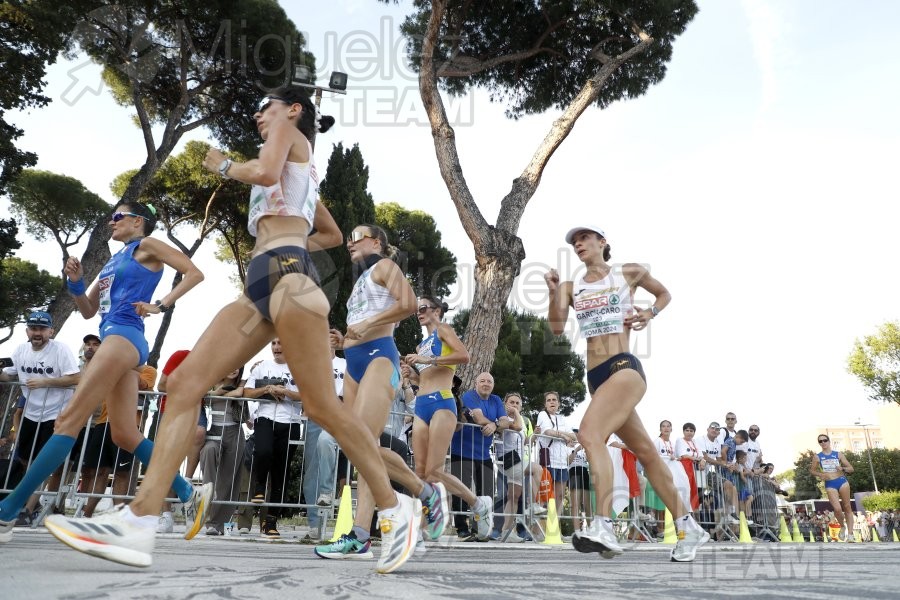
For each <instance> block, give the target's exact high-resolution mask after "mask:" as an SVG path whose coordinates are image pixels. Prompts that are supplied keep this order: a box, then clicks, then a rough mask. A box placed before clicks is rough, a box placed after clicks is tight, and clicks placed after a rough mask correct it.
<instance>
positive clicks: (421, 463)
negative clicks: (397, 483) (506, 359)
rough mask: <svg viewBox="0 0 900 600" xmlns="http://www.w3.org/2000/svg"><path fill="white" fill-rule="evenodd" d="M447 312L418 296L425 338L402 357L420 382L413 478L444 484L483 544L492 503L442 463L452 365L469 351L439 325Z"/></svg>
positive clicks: (452, 412)
mask: <svg viewBox="0 0 900 600" xmlns="http://www.w3.org/2000/svg"><path fill="white" fill-rule="evenodd" d="M447 310H449V307H448V306H447V304H446V303H444V302H443V301H441V300H439V299H438V298H434V297H432V296H422V297H420V298H419V308H418V318H419V324H420V325H421V326H422V327H424V328H425V331H426V332H427V334H428V335H426V336H425V339H424V340H422V343H420V344H419V347H418V348H417V352H416V353H415V354H407V355H406V356H405V357H404V358H403V361H404V362H405V363H406V364H407V365H409V366H410V367H412V368H413V369H414V370H415V371H417V372H418V378H419V391H418V393H417V394H416V410H415V413H416V414H415V417H414V418H413V434H412V442H413V456H414V457H415V460H416V474H417V475H418V476H419V477H421V478H422V479H424V480H425V481H429V482H440V483H442V484H444V486H445V487H446V488H447V490H448V491H449V492H450V493H451V494H453V495H454V496H458V497H459V498H462V500H463V502H465V503H466V504H468V505H469V507H470V508H471V509H472V511H473V512H474V513H475V521H476V523H477V524H478V529H479V534H478V537H480V538H484V540H485V541H486V540H487V539H488V536H489V535H490V532H491V526H492V521H493V499H492V498H490V497H488V496H481V497H478V496H476V495H475V494H474V493H472V490H471V489H469V487H468V486H466V485H463V483H462V482H461V481H460V480H459V479H457V478H456V477H454V476H453V475H451V474H450V473H447V472H446V471H445V470H444V462H445V460H444V459H445V457H446V456H447V450H449V449H450V439H451V438H452V437H453V432H454V431H456V425H457V413H456V410H457V408H456V398H455V397H454V396H453V392H452V391H451V389H452V387H453V374H454V373H455V372H456V367H457V366H459V365H463V364H466V363H467V362H469V351H468V350H466V347H465V346H464V345H463V343H462V341H461V340H460V339H459V337H458V336H457V335H456V332H455V331H453V328H452V327H450V325H447V324H446V323H444V322H443V318H444V314H445V313H446V312H447Z"/></svg>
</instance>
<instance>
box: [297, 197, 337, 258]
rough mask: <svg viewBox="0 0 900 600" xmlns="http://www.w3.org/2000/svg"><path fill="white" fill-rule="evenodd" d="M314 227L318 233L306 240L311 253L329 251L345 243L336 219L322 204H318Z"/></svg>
mask: <svg viewBox="0 0 900 600" xmlns="http://www.w3.org/2000/svg"><path fill="white" fill-rule="evenodd" d="M313 227H315V228H316V232H315V233H314V234H312V235H311V236H309V237H308V238H307V239H306V244H307V246H309V251H310V252H316V251H317V250H327V249H328V248H336V247H337V246H340V245H341V244H342V243H343V241H344V236H343V234H342V233H341V228H340V227H338V224H337V222H336V221H335V220H334V217H333V216H331V212H329V211H328V208H327V207H326V206H325V205H324V204H322V202H316V216H315V219H314V221H313Z"/></svg>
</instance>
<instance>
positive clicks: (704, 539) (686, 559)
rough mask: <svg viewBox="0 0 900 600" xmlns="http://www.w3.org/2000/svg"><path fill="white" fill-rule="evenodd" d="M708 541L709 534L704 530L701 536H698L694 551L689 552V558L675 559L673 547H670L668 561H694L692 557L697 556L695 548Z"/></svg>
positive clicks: (697, 548)
mask: <svg viewBox="0 0 900 600" xmlns="http://www.w3.org/2000/svg"><path fill="white" fill-rule="evenodd" d="M708 541H709V534H708V533H705V532H704V535H703V537H701V538H700V542H699V543H698V544H697V545H696V546H695V547H694V551H693V552H691V557H690V558H685V559H677V558H675V549H674V548H673V549H672V554H671V555H670V556H669V562H694V559H695V558H697V550H699V549H700V547H701V546H703V544H705V543H706V542H708Z"/></svg>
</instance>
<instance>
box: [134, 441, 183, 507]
mask: <svg viewBox="0 0 900 600" xmlns="http://www.w3.org/2000/svg"><path fill="white" fill-rule="evenodd" d="M151 454H153V442H151V441H150V440H148V439H147V438H144V439H143V441H141V443H140V444H138V447H137V448H135V449H134V455H135V456H137V459H138V460H139V461H141V462H142V463H144V464H145V465H149V464H150V455H151ZM172 489H173V490H175V493H176V494H177V495H178V499H179V500H181V501H182V502H187V501H188V500H190V499H191V494H193V493H194V486H192V485H191V482H190V481H188V480H187V479H185V478H184V477H182V476H181V475H175V481H173V482H172Z"/></svg>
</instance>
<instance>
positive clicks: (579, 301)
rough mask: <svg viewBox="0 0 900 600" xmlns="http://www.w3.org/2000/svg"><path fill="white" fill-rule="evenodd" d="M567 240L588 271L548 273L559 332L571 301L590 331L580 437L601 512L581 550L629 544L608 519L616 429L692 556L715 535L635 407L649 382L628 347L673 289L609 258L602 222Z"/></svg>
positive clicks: (680, 554)
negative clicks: (648, 299) (700, 520)
mask: <svg viewBox="0 0 900 600" xmlns="http://www.w3.org/2000/svg"><path fill="white" fill-rule="evenodd" d="M566 243H568V244H571V245H572V249H573V250H574V251H575V254H577V255H578V258H579V259H580V260H581V262H582V263H584V265H585V267H586V268H587V271H586V272H585V274H584V276H583V277H581V278H580V279H579V280H578V281H576V282H571V281H566V282H560V279H559V274H558V273H557V272H556V270H555V269H552V270H551V271H550V272H549V273H547V274H546V275H545V276H544V279H545V280H546V282H547V288H548V289H549V291H550V309H549V314H548V320H549V321H550V328H551V329H552V330H553V333H555V334H557V335H560V334H562V333H563V331H564V329H565V325H566V319H567V317H568V314H569V309H570V308H572V309H574V311H575V316H576V318H577V320H578V328H579V331H580V332H581V334H582V335H583V336H584V337H586V338H587V367H588V375H587V378H588V388H589V390H590V392H591V404H590V406H589V407H588V409H587V412H586V413H585V415H584V418H583V419H582V421H581V428H580V430H579V432H578V440H579V441H580V442H581V444H582V445H583V446H584V449H585V451H586V453H587V458H588V462H589V463H590V470H591V480H592V481H593V482H594V486H595V490H596V493H597V513H598V516H597V517H595V518H594V521H593V522H592V524H591V526H590V528H588V530H587V531H586V532H576V533H575V535H574V536H573V537H572V544H573V545H574V546H575V549H576V550H579V551H581V552H599V553H600V555H601V556H602V557H604V558H612V557H614V556H616V555H618V554H621V553H622V552H623V551H624V550H623V548H622V546H621V545H620V544H619V543H618V540H617V539H616V535H615V533H614V532H613V529H612V521H610V519H609V515H610V514H611V513H612V496H613V495H612V489H613V465H612V460H611V458H610V455H609V450H608V449H607V447H606V445H605V440H606V439H608V438H609V436H610V434H613V433H615V434H617V435H618V436H619V437H620V438H621V439H622V441H623V442H624V443H625V444H626V445H627V446H628V448H629V449H630V450H631V451H632V452H634V454H635V455H637V458H638V460H639V461H640V462H641V464H642V465H643V466H644V473H645V474H646V476H647V478H648V479H649V480H650V483H651V485H652V486H653V489H654V490H656V492H657V494H658V495H659V497H660V498H661V499H662V500H663V502H664V503H665V505H666V506H667V507H668V508H669V511H670V512H671V513H672V514H673V515H675V523H676V528H677V530H678V542H677V543H676V545H675V548H674V549H673V550H672V554H671V559H672V560H674V561H676V562H688V561H692V560H694V556H695V554H696V551H697V548H698V547H699V546H700V545H702V544H703V543H705V542H706V541H707V540H708V539H709V535H708V534H706V533H705V532H704V531H703V530H702V529H701V528H700V526H699V525H698V524H697V523H696V522H695V521H694V520H693V518H692V517H691V516H690V512H689V511H688V507H686V506H685V505H684V502H683V501H682V499H681V498H680V496H679V494H678V491H677V490H676V489H675V485H674V484H673V482H672V473H671V472H670V471H669V469H668V468H667V467H666V465H665V464H664V463H663V461H662V459H661V457H660V455H659V453H657V451H656V446H655V445H654V443H653V441H652V440H651V439H650V436H649V435H647V430H646V428H645V427H644V425H643V423H641V419H640V417H639V416H638V414H637V412H636V410H635V409H636V407H637V405H638V403H639V402H640V401H641V398H642V397H643V396H644V392H645V391H646V389H647V384H646V379H645V377H644V371H643V367H642V366H641V363H640V361H639V360H638V359H637V357H635V356H634V355H633V354H631V353H630V351H629V349H630V345H629V336H630V334H631V331H632V330H633V331H640V330H641V329H644V328H645V327H646V326H647V324H648V323H649V322H650V319H652V318H653V317H655V316H656V315H657V314H658V313H659V311H661V310H662V309H664V308H665V307H666V306H667V305H668V304H669V301H670V300H671V295H670V294H669V291H668V290H667V289H666V288H665V286H664V285H663V284H662V283H660V282H659V281H657V280H656V279H655V278H654V277H653V276H651V275H650V273H649V271H647V269H646V268H645V267H643V266H641V265H639V264H636V263H626V264H624V265H621V266H613V265H610V264H609V263H608V262H607V261H608V260H609V259H610V246H609V243H608V242H607V241H606V235H605V234H604V233H603V230H602V229H600V228H597V227H588V226H583V227H576V228H574V229H572V230H570V231H569V232H568V233H567V234H566ZM637 288H643V289H644V290H646V291H647V292H649V293H650V294H651V295H652V296H653V304H652V305H651V307H650V308H647V309H642V308H639V307H637V306H635V305H634V293H635V291H636V290H637Z"/></svg>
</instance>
